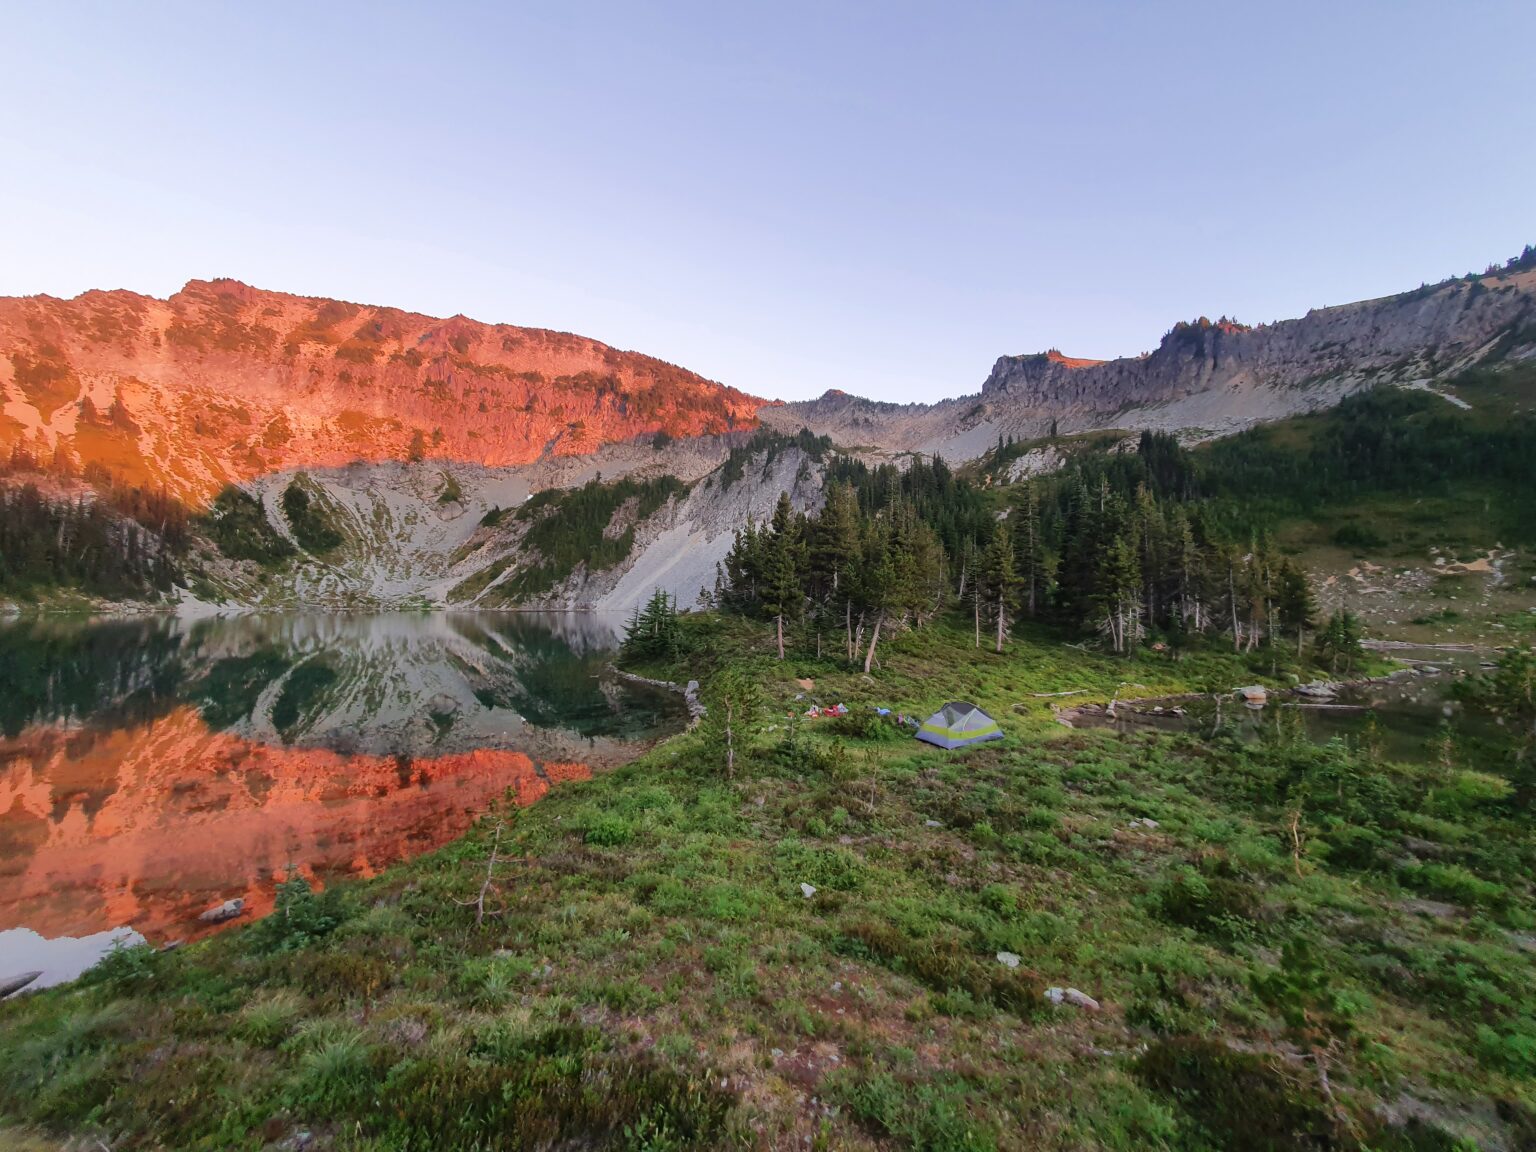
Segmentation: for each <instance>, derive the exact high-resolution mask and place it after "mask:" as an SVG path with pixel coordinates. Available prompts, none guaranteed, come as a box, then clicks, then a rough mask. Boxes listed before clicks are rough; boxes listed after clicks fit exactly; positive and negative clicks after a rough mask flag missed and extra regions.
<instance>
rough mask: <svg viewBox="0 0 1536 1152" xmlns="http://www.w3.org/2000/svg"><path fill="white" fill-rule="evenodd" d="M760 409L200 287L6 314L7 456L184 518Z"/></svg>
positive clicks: (558, 340) (646, 364)
mask: <svg viewBox="0 0 1536 1152" xmlns="http://www.w3.org/2000/svg"><path fill="white" fill-rule="evenodd" d="M761 404H762V402H761V401H759V400H757V399H754V398H753V397H750V396H747V395H745V394H744V393H741V392H738V391H736V390H735V389H733V388H727V387H725V386H724V385H722V384H717V383H715V382H714V381H711V380H706V379H704V378H703V377H701V376H698V375H696V374H694V373H692V372H689V371H686V370H685V369H682V368H679V367H676V366H675V365H672V364H667V363H664V362H663V361H660V360H656V359H653V358H651V357H649V356H643V355H640V354H639V353H635V352H621V351H619V350H617V349H614V348H610V347H608V346H607V345H605V344H600V343H598V342H597V341H595V340H589V339H586V338H584V337H581V336H573V335H570V334H568V333H563V332H549V331H544V330H541V329H532V328H514V327H511V326H508V325H501V324H495V325H493V324H482V323H478V322H476V321H473V320H468V319H465V318H464V317H462V316H455V317H452V318H450V319H447V320H438V319H433V318H431V317H428V316H420V315H416V314H413V313H409V312H402V311H399V310H398V309H393V308H380V307H372V306H367V305H359V304H348V303H343V302H341V301H337V300H323V299H314V298H309V297H301V296H290V295H285V294H283V293H278V292H264V291H261V290H259V289H255V288H251V287H248V286H247V285H245V284H241V283H239V282H238V281H234V280H214V281H192V282H190V283H189V284H187V286H186V287H185V288H183V289H182V290H181V291H180V292H178V293H176V294H175V295H173V296H172V297H171V298H170V299H169V300H156V299H152V298H150V297H146V296H140V295H137V294H135V293H132V292H87V293H84V294H83V295H81V296H78V297H76V298H75V299H73V300H57V299H53V298H51V297H46V296H35V297H21V298H9V299H0V452H7V451H9V450H10V449H11V448H13V447H16V446H21V447H23V448H25V449H27V450H28V451H30V452H31V453H33V454H34V455H36V456H38V457H40V458H42V459H44V460H47V459H49V458H51V457H52V456H53V454H54V453H55V451H56V450H60V449H62V450H63V452H64V453H65V454H66V455H67V456H69V457H71V458H72V459H73V462H74V463H76V464H77V465H84V464H89V463H92V462H94V463H97V464H101V465H104V466H106V467H107V468H109V469H110V470H112V471H113V472H114V473H115V474H116V475H117V476H119V477H120V478H122V479H124V480H127V481H130V482H134V483H148V484H151V485H164V486H166V487H168V488H169V489H171V490H172V491H173V492H175V493H177V494H178V495H182V496H184V497H186V498H188V499H189V500H191V501H193V502H200V501H203V500H206V499H207V498H208V497H209V496H211V495H212V494H213V493H215V492H217V491H218V489H219V488H220V487H222V486H223V485H224V484H225V483H226V482H229V481H243V480H247V479H250V478H252V477H256V476H261V475H263V474H266V473H270V472H279V471H284V470H292V469H297V468H304V467H325V466H337V465H343V464H347V463H349V462H353V461H359V460H361V461H381V460H403V459H406V458H408V457H410V456H412V455H415V456H428V457H433V458H442V459H448V460H453V461H459V462H466V463H476V464H481V465H488V466H497V465H516V464H526V463H529V462H531V461H534V460H537V459H540V458H546V457H551V456H554V457H562V456H580V455H585V454H589V453H591V452H593V451H594V450H596V449H598V448H599V447H601V446H602V445H605V444H612V443H617V442H622V441H627V440H632V439H634V438H636V437H651V436H654V435H655V434H656V433H658V432H664V433H666V434H667V435H668V436H672V437H689V436H697V435H702V434H719V433H724V432H727V431H729V430H731V429H732V428H736V427H741V426H748V425H751V424H752V423H753V422H754V421H753V417H754V414H755V413H756V411H757V409H758V408H759V407H760V406H761Z"/></svg>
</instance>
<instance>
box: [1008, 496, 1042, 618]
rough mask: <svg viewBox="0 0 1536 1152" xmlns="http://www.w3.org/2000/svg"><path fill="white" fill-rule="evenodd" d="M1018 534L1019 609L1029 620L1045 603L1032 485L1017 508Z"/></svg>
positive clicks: (1037, 502)
mask: <svg viewBox="0 0 1536 1152" xmlns="http://www.w3.org/2000/svg"><path fill="white" fill-rule="evenodd" d="M1019 511H1020V520H1019V530H1018V532H1017V533H1015V534H1014V552H1015V555H1016V557H1017V561H1018V572H1019V579H1020V581H1021V582H1022V585H1023V594H1022V599H1023V608H1024V611H1025V613H1026V614H1027V615H1028V616H1029V617H1030V618H1031V619H1033V618H1034V617H1035V616H1037V615H1039V613H1040V609H1041V607H1042V606H1043V605H1044V602H1045V590H1046V568H1045V563H1046V561H1045V536H1044V533H1043V532H1042V530H1041V524H1040V496H1039V493H1038V492H1036V490H1035V486H1034V485H1033V484H1031V485H1029V486H1028V487H1027V488H1026V489H1025V492H1024V503H1023V505H1022V507H1021V508H1020V510H1019Z"/></svg>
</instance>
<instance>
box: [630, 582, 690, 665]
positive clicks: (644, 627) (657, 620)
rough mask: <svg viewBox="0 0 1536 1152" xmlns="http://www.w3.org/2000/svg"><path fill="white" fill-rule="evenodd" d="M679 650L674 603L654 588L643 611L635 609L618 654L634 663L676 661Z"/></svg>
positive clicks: (679, 634) (680, 635)
mask: <svg viewBox="0 0 1536 1152" xmlns="http://www.w3.org/2000/svg"><path fill="white" fill-rule="evenodd" d="M681 650H682V629H681V626H680V625H679V623H678V612H677V601H676V600H674V599H673V598H671V597H670V596H668V595H667V594H666V592H664V591H663V590H662V589H660V588H657V589H656V590H655V591H654V592H652V593H651V598H650V599H649V600H648V601H646V603H645V607H643V608H640V607H638V606H637V607H636V609H635V611H634V614H633V615H632V616H631V618H630V622H629V625H628V626H627V627H626V628H625V631H624V642H623V646H622V648H621V651H622V652H623V654H624V655H625V657H627V658H629V659H635V660H676V659H677V656H678V653H679V652H680V651H681Z"/></svg>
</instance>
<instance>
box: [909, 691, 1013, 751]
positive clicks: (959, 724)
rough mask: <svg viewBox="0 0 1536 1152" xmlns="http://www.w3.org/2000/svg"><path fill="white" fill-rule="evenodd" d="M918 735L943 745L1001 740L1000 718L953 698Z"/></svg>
mask: <svg viewBox="0 0 1536 1152" xmlns="http://www.w3.org/2000/svg"><path fill="white" fill-rule="evenodd" d="M917 738H918V739H919V740H924V741H926V742H928V743H929V744H935V745H937V746H938V747H940V748H964V747H966V746H967V745H970V744H980V743H981V742H982V741H984V740H1001V739H1002V738H1003V730H1002V729H1001V728H999V727H998V726H997V721H996V720H994V719H992V717H990V716H988V715H987V714H986V713H985V712H983V711H982V710H981V709H980V708H978V707H976V705H974V704H970V703H967V702H966V701H964V700H952V701H950V702H949V703H948V704H946V705H944V707H942V708H940V709H939V710H938V711H937V712H935V713H934V714H933V715H932V716H930V717H928V719H927V720H926V721H925V722H924V723H923V725H922V726H921V727H920V728H918V730H917Z"/></svg>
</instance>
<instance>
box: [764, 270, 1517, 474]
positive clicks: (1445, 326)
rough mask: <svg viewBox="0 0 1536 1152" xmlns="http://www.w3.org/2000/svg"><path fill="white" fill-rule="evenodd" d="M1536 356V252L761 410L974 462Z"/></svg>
mask: <svg viewBox="0 0 1536 1152" xmlns="http://www.w3.org/2000/svg"><path fill="white" fill-rule="evenodd" d="M1531 356H1536V256H1533V254H1532V252H1531V250H1530V249H1527V250H1526V255H1525V256H1524V257H1523V258H1521V259H1520V260H1517V261H1512V262H1511V264H1510V265H1509V266H1507V267H1505V268H1502V269H1500V270H1498V271H1491V272H1489V273H1487V274H1485V275H1482V276H1478V277H1465V278H1461V279H1456V280H1450V281H1446V282H1444V283H1441V284H1435V285H1429V286H1426V287H1424V288H1420V289H1417V290H1415V291H1412V292H1405V293H1402V294H1400V295H1397V296H1388V297H1384V298H1382V299H1379V300H1365V301H1360V302H1358V303H1354V304H1345V305H1341V306H1339V307H1334V308H1318V309H1314V310H1313V311H1311V312H1308V313H1307V315H1305V316H1303V317H1301V318H1300V319H1296V320H1283V321H1280V322H1278V323H1275V324H1267V325H1261V326H1259V327H1247V326H1245V325H1240V324H1236V323H1233V322H1230V321H1219V322H1216V323H1212V322H1210V321H1208V320H1204V319H1202V320H1200V321H1197V322H1195V323H1192V324H1190V323H1181V324H1178V325H1176V326H1175V327H1174V328H1173V329H1172V330H1171V331H1169V332H1168V334H1167V335H1166V336H1164V337H1163V339H1162V342H1161V343H1160V344H1159V345H1158V347H1157V349H1156V350H1155V351H1153V352H1151V353H1149V354H1147V355H1143V356H1137V357H1127V358H1123V359H1119V360H1108V361H1097V360H1077V359H1071V358H1068V357H1065V356H1062V355H1061V354H1060V353H1059V352H1055V351H1051V352H1045V353H1041V354H1037V355H1031V356H1003V357H1001V358H999V359H998V361H997V362H996V363H995V364H994V365H993V367H992V372H991V374H990V375H989V376H988V377H987V378H986V380H985V381H984V382H983V383H982V387H981V392H980V393H979V394H973V395H970V396H961V397H958V398H956V399H951V400H942V401H940V402H939V403H937V404H907V405H897V404H885V403H880V402H878V401H873V400H864V399H860V398H857V397H853V396H849V395H847V394H845V393H841V392H828V393H827V394H825V395H823V396H821V397H820V398H819V399H816V400H811V401H805V402H801V403H792V404H787V405H784V406H783V407H782V408H776V409H770V410H765V411H764V412H763V413H762V418H763V422H764V423H765V424H768V425H769V426H771V427H777V428H781V429H784V430H786V431H791V430H794V429H797V428H799V427H801V426H805V427H808V428H810V429H811V430H812V431H814V432H817V433H820V434H825V435H829V436H831V437H832V438H833V439H834V440H837V441H838V442H840V443H843V444H848V445H862V446H869V447H872V448H877V449H883V450H885V451H908V452H910V451H920V452H939V453H941V454H942V455H944V456H945V457H946V458H949V459H953V460H968V459H974V458H975V457H976V456H979V455H980V454H981V453H982V452H984V451H986V449H987V448H989V447H990V446H992V445H993V444H995V443H996V442H997V438H998V436H999V435H1010V436H1014V437H1016V438H1018V439H1026V440H1027V439H1033V438H1035V437H1039V436H1044V435H1046V434H1047V433H1048V432H1049V431H1050V429H1051V427H1052V425H1053V424H1054V425H1055V426H1056V427H1057V428H1058V430H1059V431H1061V432H1063V433H1066V432H1076V431H1084V430H1087V429H1093V428H1125V429H1129V430H1136V429H1141V428H1156V429H1163V430H1169V431H1179V432H1184V433H1189V434H1191V435H1218V434H1222V433H1228V432H1233V431H1237V430H1239V429H1241V428H1244V427H1247V426H1249V425H1252V424H1255V423H1259V422H1261V421H1265V420H1274V419H1279V418H1281V417H1284V416H1288V415H1294V414H1296V413H1298V412H1305V411H1311V410H1314V409H1317V408H1322V407H1327V406H1329V405H1331V404H1334V403H1337V402H1338V400H1339V399H1340V398H1341V397H1342V396H1344V395H1347V394H1348V393H1350V392H1353V391H1357V390H1359V389H1361V388H1364V387H1368V386H1370V385H1373V384H1379V383H1388V384H1397V385H1402V386H1408V387H1434V386H1435V385H1436V384H1437V383H1438V382H1440V381H1442V380H1445V379H1447V378H1448V377H1450V376H1452V375H1454V374H1455V373H1457V372H1460V371H1462V370H1464V369H1465V368H1467V367H1470V366H1471V365H1473V364H1477V363H1485V362H1493V361H1499V360H1504V359H1516V358H1528V357H1531Z"/></svg>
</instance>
